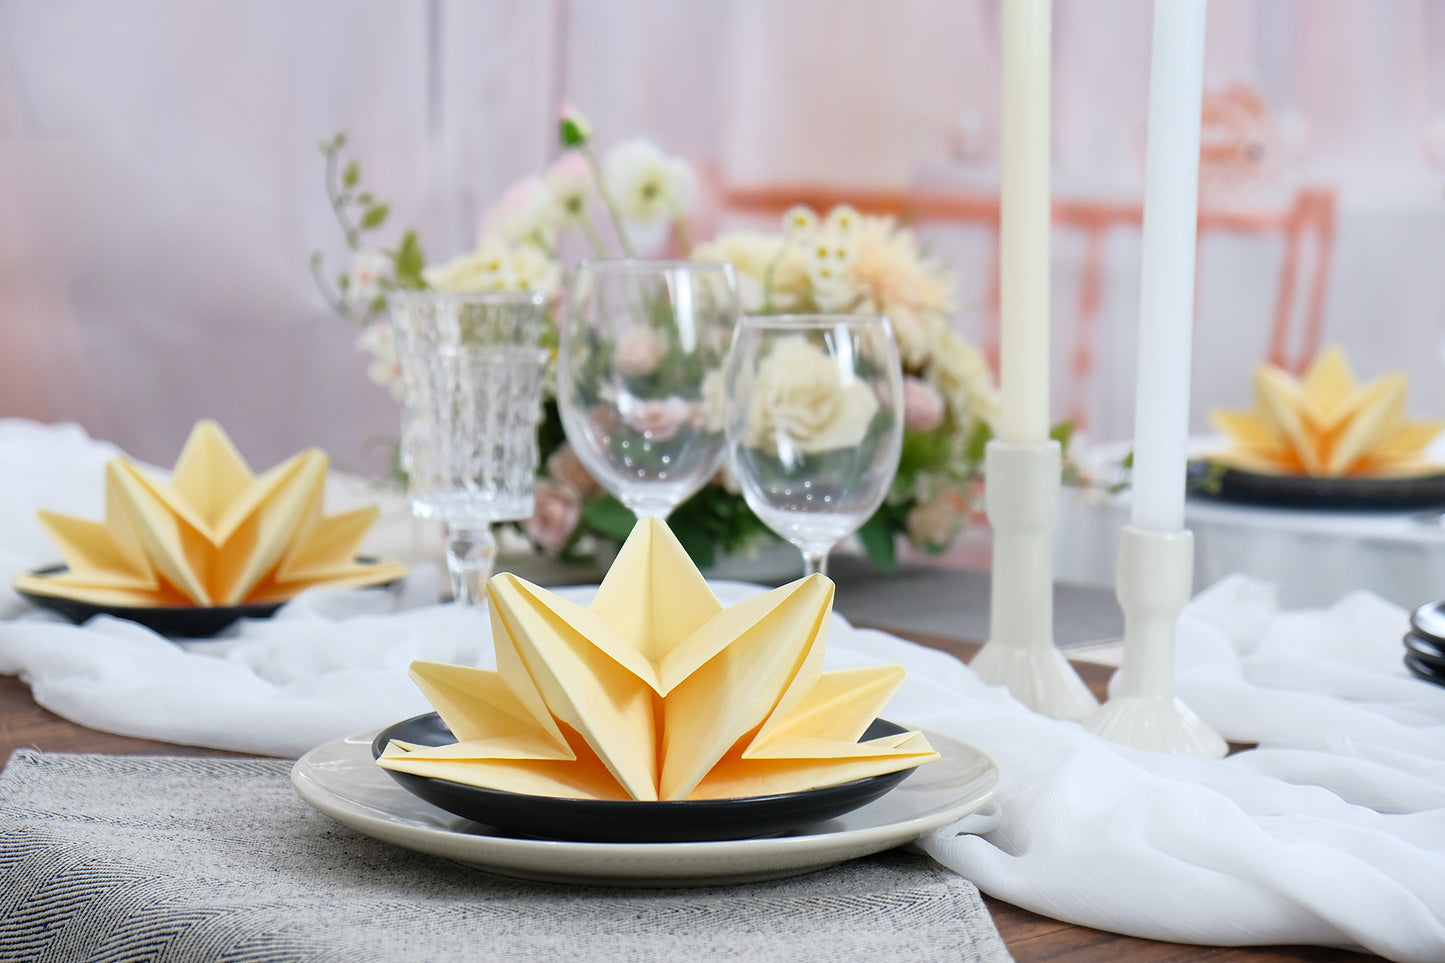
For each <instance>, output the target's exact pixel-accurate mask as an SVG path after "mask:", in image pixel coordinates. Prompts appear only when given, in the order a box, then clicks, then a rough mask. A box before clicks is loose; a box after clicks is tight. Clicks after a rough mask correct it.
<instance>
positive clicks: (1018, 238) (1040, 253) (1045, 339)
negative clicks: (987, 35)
mask: <svg viewBox="0 0 1445 963" xmlns="http://www.w3.org/2000/svg"><path fill="white" fill-rule="evenodd" d="M1050 13H1051V0H1004V4H1003V143H1002V148H1001V152H1000V155H1001V156H1000V160H1001V161H1002V168H1003V175H1002V176H1003V184H1002V209H1001V223H1000V237H999V243H1000V268H1001V270H1002V272H1003V276H1002V278H1001V286H1000V305H999V306H1000V321H1001V323H1000V343H999V368H1000V371H999V389H1000V401H999V437H1000V438H1001V439H1002V440H1004V441H1010V442H1038V441H1044V440H1045V439H1046V438H1047V437H1048V433H1049V223H1050V207H1049V48H1050V33H1051V23H1050Z"/></svg>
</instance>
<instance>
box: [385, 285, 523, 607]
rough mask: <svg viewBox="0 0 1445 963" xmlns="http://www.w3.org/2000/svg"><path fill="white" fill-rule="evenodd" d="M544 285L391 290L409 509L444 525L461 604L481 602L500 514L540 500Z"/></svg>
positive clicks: (517, 513) (508, 516) (504, 516)
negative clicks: (536, 492) (534, 289)
mask: <svg viewBox="0 0 1445 963" xmlns="http://www.w3.org/2000/svg"><path fill="white" fill-rule="evenodd" d="M543 303H544V302H543V298H542V295H540V294H533V293H517V292H489V293H452V292H441V291H404V292H397V293H394V294H392V295H391V297H390V305H391V319H392V326H393V330H394V332H395V335H396V349H397V361H398V363H399V365H400V367H401V383H402V389H403V391H402V419H401V421H402V425H401V429H402V430H401V457H402V467H403V468H404V469H405V470H406V473H407V488H408V491H409V494H410V496H411V509H412V513H413V514H415V515H417V516H419V517H422V518H435V519H440V520H442V521H444V522H445V523H446V526H447V549H446V550H447V569H448V571H449V572H450V574H451V582H452V595H453V597H454V598H455V599H456V601H457V602H458V603H460V604H462V605H477V604H482V603H483V602H484V600H485V598H486V591H485V586H486V581H487V578H488V576H489V575H490V574H491V571H492V562H493V560H494V559H495V557H496V553H497V543H496V540H495V538H493V536H492V523H494V522H498V521H508V520H514V519H522V518H528V517H530V516H531V514H532V512H533V510H534V499H533V495H532V482H533V478H534V476H535V475H536V473H537V458H538V451H537V423H538V421H539V420H540V419H541V414H542V384H543V380H544V376H545V374H546V369H547V361H548V352H547V351H546V350H545V349H544V348H542V347H540V346H539V345H540V341H541V337H542V332H543V330H544V328H545V320H544V317H543Z"/></svg>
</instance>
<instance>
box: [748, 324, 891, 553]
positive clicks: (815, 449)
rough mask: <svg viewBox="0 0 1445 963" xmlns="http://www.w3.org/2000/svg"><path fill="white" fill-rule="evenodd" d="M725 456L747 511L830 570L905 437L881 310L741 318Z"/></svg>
mask: <svg viewBox="0 0 1445 963" xmlns="http://www.w3.org/2000/svg"><path fill="white" fill-rule="evenodd" d="M726 372H727V374H726V390H725V402H724V412H725V414H724V424H725V426H726V432H727V441H728V456H729V458H730V459H731V463H732V470H733V474H734V475H736V476H737V480H738V484H739V486H740V487H741V488H742V493H743V497H744V498H745V499H747V503H748V506H749V507H750V508H752V510H753V513H754V514H756V515H757V516H758V518H760V519H762V520H763V522H764V523H765V524H766V525H767V526H768V527H769V528H771V529H772V530H773V531H774V532H776V533H777V534H778V535H780V536H782V537H783V538H785V539H787V540H788V541H789V542H792V543H793V544H794V545H796V546H797V547H798V549H799V550H800V551H801V552H802V553H803V561H804V569H805V571H806V573H807V574H810V575H811V574H812V573H814V572H822V573H823V574H827V567H828V553H829V552H830V551H831V550H832V548H833V546H834V545H836V544H837V543H838V542H839V541H840V540H841V539H843V538H845V537H847V536H848V535H851V534H852V533H853V532H855V531H857V530H858V527H859V526H860V525H862V524H863V523H864V522H865V521H867V520H868V518H869V517H870V516H871V515H872V514H873V513H874V512H875V511H877V510H878V506H879V505H881V504H882V503H883V498H884V496H886V495H887V494H888V488H889V486H890V485H891V484H892V483H893V477H894V475H895V474H896V473H897V471H898V457H899V454H900V452H901V451H902V446H903V371H902V368H901V366H900V365H899V360H898V345H897V343H896V342H895V341H894V340H893V329H892V327H891V326H890V325H889V323H888V319H887V318H883V317H878V316H873V315H847V314H843V315H826V314H823V315H776V316H770V317H745V318H743V319H741V320H740V321H739V322H738V326H737V330H736V332H735V333H734V334H733V341H732V350H731V352H730V353H729V356H728V362H727V369H726Z"/></svg>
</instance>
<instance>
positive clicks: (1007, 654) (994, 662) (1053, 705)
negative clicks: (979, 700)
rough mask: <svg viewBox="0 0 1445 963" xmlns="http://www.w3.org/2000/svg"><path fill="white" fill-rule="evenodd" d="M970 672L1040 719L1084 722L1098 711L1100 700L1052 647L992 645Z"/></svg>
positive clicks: (971, 663)
mask: <svg viewBox="0 0 1445 963" xmlns="http://www.w3.org/2000/svg"><path fill="white" fill-rule="evenodd" d="M969 668H971V669H973V671H974V674H976V675H977V676H978V677H979V678H980V679H982V680H983V681H984V682H987V683H989V684H990V685H1001V686H1004V687H1005V688H1007V689H1008V690H1009V692H1011V693H1013V696H1014V698H1016V699H1018V700H1019V701H1020V702H1022V703H1023V704H1024V705H1026V706H1028V707H1029V708H1030V709H1032V710H1033V711H1034V712H1037V713H1039V714H1041V715H1046V716H1052V717H1053V718H1055V719H1074V720H1076V721H1080V722H1081V721H1083V720H1085V719H1087V718H1089V717H1090V716H1092V715H1093V714H1094V713H1095V712H1097V711H1098V710H1099V703H1098V700H1096V699H1095V698H1094V695H1093V693H1091V692H1090V691H1089V688H1088V686H1086V685H1084V683H1083V680H1081V679H1080V678H1079V675H1078V673H1077V672H1075V671H1074V667H1073V666H1071V665H1069V663H1068V661H1067V660H1066V659H1065V658H1064V657H1063V656H1062V655H1060V654H1059V650H1058V649H1056V648H1054V647H1053V645H1052V643H1051V644H1050V645H1049V646H1048V648H1041V647H1033V646H1029V647H1026V646H1020V645H1012V646H1011V645H999V644H998V643H996V642H990V643H989V644H988V645H986V646H984V647H983V648H982V649H980V650H979V652H978V655H976V656H974V658H973V661H972V662H970V663H969Z"/></svg>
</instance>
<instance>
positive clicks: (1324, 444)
mask: <svg viewBox="0 0 1445 963" xmlns="http://www.w3.org/2000/svg"><path fill="white" fill-rule="evenodd" d="M1409 387H1410V380H1409V378H1407V377H1406V376H1405V375H1404V373H1402V372H1398V371H1397V372H1393V373H1391V374H1387V375H1385V376H1384V377H1381V378H1378V379H1376V380H1374V381H1371V382H1369V383H1368V384H1363V385H1361V384H1358V383H1356V381H1355V376H1354V374H1353V372H1351V371H1350V364H1349V361H1348V360H1346V358H1345V353H1344V352H1343V351H1341V350H1340V349H1339V348H1337V347H1331V348H1329V349H1327V350H1326V351H1325V352H1324V353H1323V354H1321V355H1320V356H1319V358H1317V359H1316V360H1315V363H1314V364H1313V365H1312V366H1311V367H1310V370H1309V371H1307V372H1306V373H1305V376H1304V377H1303V378H1302V379H1296V378H1294V377H1293V376H1292V375H1290V374H1289V373H1288V372H1285V371H1283V370H1281V369H1279V368H1276V367H1274V366H1273V365H1269V364H1261V365H1259V366H1258V367H1256V368H1255V369H1254V392H1255V407H1254V410H1253V411H1215V412H1211V413H1210V416H1209V417H1210V421H1211V422H1212V423H1213V424H1214V426H1215V428H1217V429H1218V430H1219V431H1220V432H1222V433H1223V434H1224V435H1225V437H1226V438H1228V439H1229V441H1230V445H1231V447H1230V449H1229V450H1228V451H1225V452H1222V453H1220V454H1218V455H1215V456H1212V457H1213V460H1215V461H1217V462H1220V463H1221V464H1224V465H1228V466H1230V467H1233V468H1241V469H1244V470H1246V471H1255V472H1266V473H1270V474H1282V475H1310V476H1314V477H1323V478H1339V477H1347V476H1348V477H1376V478H1408V477H1415V476H1419V475H1428V474H1434V473H1436V472H1440V471H1445V466H1442V465H1440V464H1437V463H1435V462H1432V461H1428V460H1426V458H1425V455H1424V449H1425V447H1426V446H1427V445H1429V444H1430V442H1431V441H1433V440H1434V438H1435V436H1436V435H1438V434H1439V433H1440V431H1441V429H1442V428H1445V422H1438V421H1431V422H1411V421H1408V420H1407V419H1406V417H1405V395H1406V393H1407V392H1408V391H1409Z"/></svg>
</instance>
